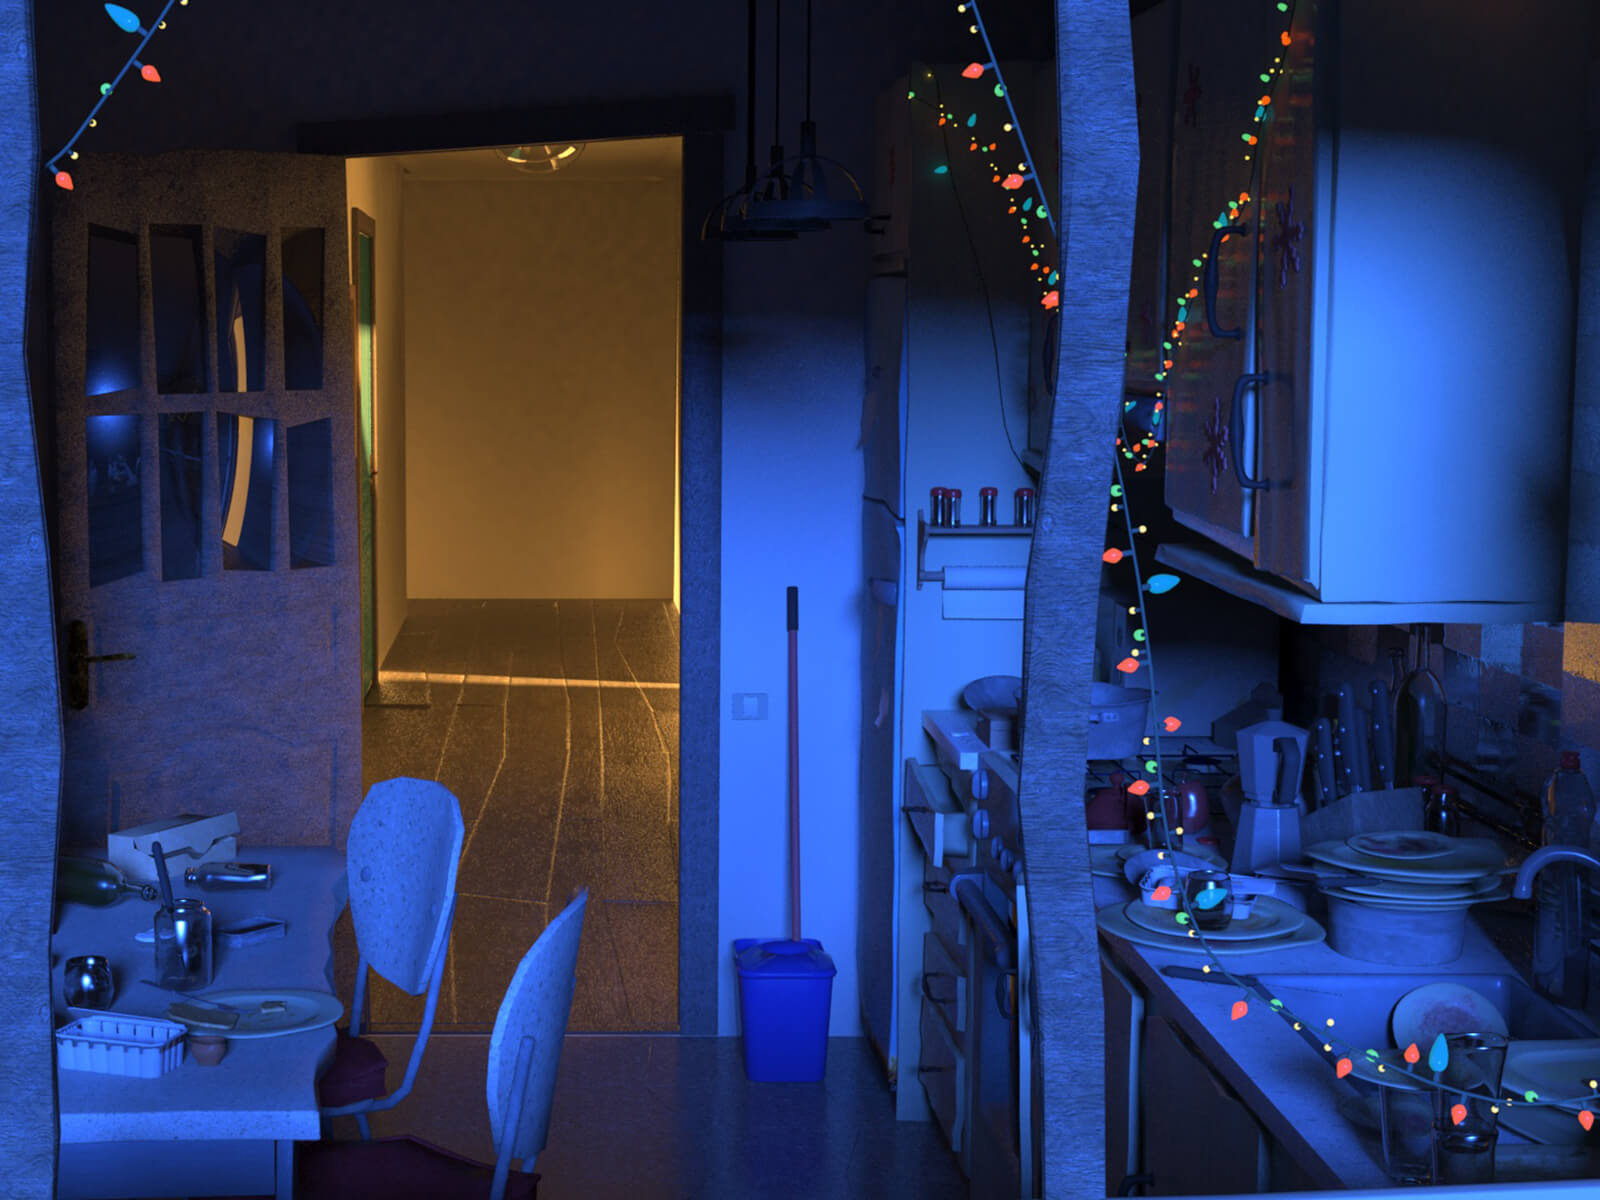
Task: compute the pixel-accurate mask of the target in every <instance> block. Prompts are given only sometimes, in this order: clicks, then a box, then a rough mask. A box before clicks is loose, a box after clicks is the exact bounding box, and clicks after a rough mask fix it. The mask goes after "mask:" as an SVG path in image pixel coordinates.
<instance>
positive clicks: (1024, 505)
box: [1012, 488, 1033, 527]
mask: <svg viewBox="0 0 1600 1200" xmlns="http://www.w3.org/2000/svg"><path fill="white" fill-rule="evenodd" d="M1012 502H1013V504H1014V505H1015V512H1016V521H1015V524H1016V525H1018V526H1019V527H1020V526H1023V525H1032V524H1033V489H1032V488H1018V489H1017V490H1016V493H1015V495H1014V496H1013V497H1012Z"/></svg>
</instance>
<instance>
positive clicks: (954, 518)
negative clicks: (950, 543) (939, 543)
mask: <svg viewBox="0 0 1600 1200" xmlns="http://www.w3.org/2000/svg"><path fill="white" fill-rule="evenodd" d="M945 496H946V497H947V498H948V500H949V504H950V508H949V512H948V514H947V520H946V521H945V524H946V525H959V524H961V489H960V488H946V489H945Z"/></svg>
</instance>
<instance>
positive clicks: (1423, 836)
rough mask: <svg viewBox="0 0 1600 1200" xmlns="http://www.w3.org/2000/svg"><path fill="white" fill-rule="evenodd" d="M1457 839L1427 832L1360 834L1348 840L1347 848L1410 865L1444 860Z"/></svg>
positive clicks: (1408, 831) (1403, 830)
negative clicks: (1428, 859) (1430, 859)
mask: <svg viewBox="0 0 1600 1200" xmlns="http://www.w3.org/2000/svg"><path fill="white" fill-rule="evenodd" d="M1455 844H1456V840H1455V839H1454V838H1451V837H1446V836H1445V835H1444V834H1442V833H1430V832H1428V831H1427V830H1423V829H1417V830H1407V829H1397V830H1394V831H1393V832H1390V833H1358V834H1356V835H1355V837H1351V838H1346V839H1345V845H1347V846H1349V847H1350V849H1352V850H1354V851H1355V852H1356V853H1357V854H1370V855H1371V856H1372V857H1373V858H1395V859H1402V860H1405V861H1407V862H1410V861H1415V860H1416V859H1419V858H1422V859H1427V858H1443V857H1444V856H1445V855H1446V854H1449V853H1450V851H1451V850H1452V849H1454V848H1455Z"/></svg>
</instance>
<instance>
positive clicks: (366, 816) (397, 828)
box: [345, 777, 465, 996]
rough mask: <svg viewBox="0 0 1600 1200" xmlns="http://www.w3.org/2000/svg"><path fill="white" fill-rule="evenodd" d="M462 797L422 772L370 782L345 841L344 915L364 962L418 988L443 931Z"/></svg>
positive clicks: (400, 984) (457, 856)
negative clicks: (421, 775)
mask: <svg viewBox="0 0 1600 1200" xmlns="http://www.w3.org/2000/svg"><path fill="white" fill-rule="evenodd" d="M464 834H465V828H464V826H463V825H462V823H461V802H460V801H459V800H457V799H456V797H455V794H454V793H453V792H451V791H450V789H449V788H447V787H445V786H444V785H443V784H442V783H435V782H433V781H432V780H429V779H409V778H405V777H401V778H398V779H385V780H381V781H380V782H378V783H375V784H373V785H372V787H371V788H369V789H368V791H367V797H366V799H365V800H363V801H362V802H361V807H360V808H359V809H358V810H357V811H356V815H355V820H353V821H352V822H351V823H350V838H349V842H348V843H347V845H346V848H345V860H346V864H347V871H348V875H349V889H350V916H351V919H352V921H354V923H355V929H356V945H357V946H359V947H360V949H361V957H362V958H363V959H365V960H366V962H367V965H368V966H370V967H371V968H372V969H373V970H375V971H377V972H378V974H380V975H382V976H383V977H384V978H385V979H387V980H388V981H389V982H390V983H392V984H394V986H395V987H397V988H401V989H403V990H404V991H405V992H407V993H408V994H409V995H412V996H418V995H421V994H422V991H423V989H424V988H426V987H427V986H428V968H429V966H430V965H431V964H432V963H433V961H434V957H435V955H436V954H437V953H439V952H440V951H441V949H442V947H441V943H442V941H443V940H444V939H445V938H446V937H448V936H449V932H450V931H449V917H450V899H451V897H453V896H454V895H455V891H456V867H457V866H458V865H459V863H460V861H461V841H462V837H463V835H464Z"/></svg>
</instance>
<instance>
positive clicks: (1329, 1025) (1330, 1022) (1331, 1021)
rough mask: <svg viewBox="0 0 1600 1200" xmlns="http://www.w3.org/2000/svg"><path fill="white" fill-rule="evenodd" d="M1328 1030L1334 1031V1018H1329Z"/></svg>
mask: <svg viewBox="0 0 1600 1200" xmlns="http://www.w3.org/2000/svg"><path fill="white" fill-rule="evenodd" d="M1328 1028H1329V1029H1332V1028H1333V1018H1332V1017H1329V1018H1328Z"/></svg>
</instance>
